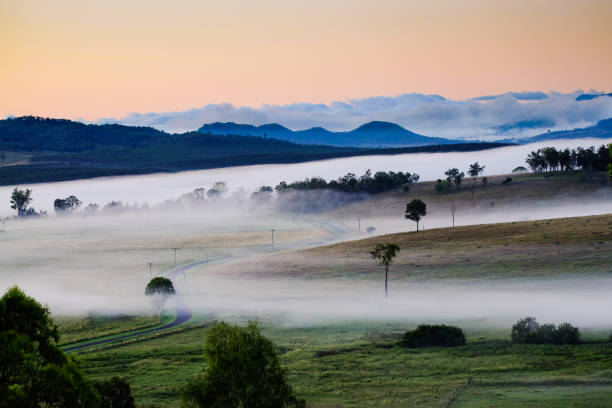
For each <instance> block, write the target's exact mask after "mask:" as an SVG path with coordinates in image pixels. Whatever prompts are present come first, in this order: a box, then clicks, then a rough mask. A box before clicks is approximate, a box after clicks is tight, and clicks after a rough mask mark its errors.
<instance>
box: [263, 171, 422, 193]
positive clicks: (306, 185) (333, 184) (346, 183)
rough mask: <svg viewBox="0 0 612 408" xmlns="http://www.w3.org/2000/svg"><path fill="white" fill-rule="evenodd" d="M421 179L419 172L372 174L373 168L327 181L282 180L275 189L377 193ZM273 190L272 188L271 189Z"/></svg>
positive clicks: (314, 178) (407, 185) (279, 191)
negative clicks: (358, 175) (287, 181)
mask: <svg viewBox="0 0 612 408" xmlns="http://www.w3.org/2000/svg"><path fill="white" fill-rule="evenodd" d="M417 181H419V175H418V174H416V173H415V174H412V173H410V172H406V173H404V172H402V171H400V172H397V173H396V172H394V171H389V172H386V171H377V172H376V173H374V175H372V171H371V170H369V169H368V170H367V171H366V172H365V173H364V174H363V175H362V176H360V177H357V175H355V173H347V174H346V175H344V176H342V177H339V178H338V179H337V180H330V181H329V182H327V181H326V180H325V179H324V178H322V177H312V178H306V179H304V180H301V181H294V182H293V183H289V184H287V183H286V182H285V181H281V182H280V183H279V184H278V185H277V186H276V187H275V188H274V190H275V191H276V192H278V193H283V192H286V191H288V190H320V189H330V190H335V191H341V192H345V193H368V194H377V193H382V192H385V191H389V190H393V189H396V188H399V187H402V188H403V189H404V190H405V191H408V190H409V189H410V185H411V184H414V183H416V182H417ZM270 191H271V189H270Z"/></svg>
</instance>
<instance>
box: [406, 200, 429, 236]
mask: <svg viewBox="0 0 612 408" xmlns="http://www.w3.org/2000/svg"><path fill="white" fill-rule="evenodd" d="M426 215H427V205H426V204H425V203H424V202H423V201H422V200H419V199H418V198H415V199H414V200H412V201H410V202H409V203H408V204H406V212H405V214H404V217H406V219H408V220H412V221H414V222H416V224H417V232H419V221H421V218H422V217H424V216H426Z"/></svg>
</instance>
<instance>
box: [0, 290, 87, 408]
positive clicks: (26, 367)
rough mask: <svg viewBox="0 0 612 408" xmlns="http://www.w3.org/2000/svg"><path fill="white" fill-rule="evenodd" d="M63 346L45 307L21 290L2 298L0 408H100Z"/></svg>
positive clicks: (84, 378) (0, 304) (0, 309)
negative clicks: (61, 346)
mask: <svg viewBox="0 0 612 408" xmlns="http://www.w3.org/2000/svg"><path fill="white" fill-rule="evenodd" d="M58 341H59V333H58V331H57V327H56V326H55V325H54V324H53V320H52V319H51V317H50V316H49V310H48V309H47V308H46V307H43V306H41V305H40V303H38V302H37V301H36V300H34V299H33V298H31V297H28V296H26V295H25V294H24V293H23V292H22V291H21V290H20V289H19V288H17V287H13V288H11V289H9V290H8V291H7V292H6V293H5V294H4V296H2V298H0V407H2V408H5V407H6V408H8V407H24V408H38V407H41V406H44V407H57V408H60V407H62V408H73V407H74V408H89V407H97V406H98V404H99V396H98V393H97V392H96V391H95V389H94V388H93V386H92V384H91V383H90V382H89V381H88V380H87V378H86V377H85V376H84V375H83V373H82V372H81V370H80V369H79V367H78V366H77V364H76V362H75V361H74V360H73V359H72V358H70V357H66V356H65V355H64V353H62V351H61V350H60V349H59V348H58V347H57V342H58Z"/></svg>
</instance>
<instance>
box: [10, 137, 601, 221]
mask: <svg viewBox="0 0 612 408" xmlns="http://www.w3.org/2000/svg"><path fill="white" fill-rule="evenodd" d="M610 142H612V139H609V140H605V139H577V140H555V141H547V142H541V143H533V144H527V145H518V146H509V147H502V148H497V149H490V150H484V151H478V152H458V153H416V154H401V155H393V156H362V157H352V158H343V159H333V160H323V161H314V162H306V163H298V164H270V165H257V166H241V167H228V168H220V169H211V170H198V171H188V172H180V173H164V174H151V175H143V176H121V177H108V178H98V179H88V180H76V181H66V182H57V183H41V184H32V185H22V186H21V187H28V188H31V189H32V190H33V193H32V197H33V198H34V202H33V206H34V207H35V208H36V209H38V210H46V211H52V210H53V201H54V200H55V199H56V198H58V197H67V196H69V195H76V196H77V197H78V198H79V199H80V200H81V201H83V203H84V205H87V204H89V203H97V204H99V205H101V206H102V205H104V204H106V203H108V202H110V201H112V200H115V201H118V200H120V201H123V202H124V203H129V204H133V203H140V204H144V203H147V204H149V205H153V204H158V203H161V202H163V201H165V200H168V199H173V198H177V197H179V196H180V195H182V194H184V193H186V192H189V191H192V190H193V189H195V188H198V187H204V188H207V189H208V188H210V187H211V186H212V185H213V184H214V183H215V182H217V181H224V182H225V183H226V184H227V186H228V188H229V189H230V191H238V190H241V189H243V190H245V192H247V193H249V194H250V193H251V192H253V191H255V190H256V189H258V188H259V187H260V186H262V185H268V186H272V187H274V186H275V185H277V184H278V183H279V182H280V181H283V180H284V181H286V182H292V181H297V180H302V179H304V178H306V177H323V178H325V179H327V180H330V179H336V178H338V177H341V176H343V175H345V174H346V173H349V172H351V173H355V174H357V175H361V174H363V173H364V172H365V171H366V170H368V169H371V170H372V172H376V171H404V172H406V171H408V172H411V173H417V174H419V175H420V177H421V178H420V180H421V181H428V180H436V179H438V178H443V175H444V171H446V170H447V169H449V168H451V167H457V168H459V169H460V170H462V171H466V170H467V167H468V166H469V164H471V163H474V162H475V161H478V162H480V163H481V164H484V165H486V169H485V175H492V174H506V173H510V172H511V171H512V169H514V168H515V167H517V166H525V167H526V164H525V158H526V157H527V154H528V153H529V152H531V151H533V150H537V149H539V148H542V147H547V146H555V147H557V148H565V147H569V148H575V147H578V146H582V147H588V146H591V145H593V146H600V145H601V144H604V143H606V144H607V143H610ZM12 189H13V187H12V186H5V187H0V202H2V201H5V202H7V203H8V200H9V197H10V194H11V191H12ZM10 214H12V211H11V210H10V208H9V207H8V205H7V206H1V207H0V217H4V216H7V215H10Z"/></svg>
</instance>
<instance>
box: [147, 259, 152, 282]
mask: <svg viewBox="0 0 612 408" xmlns="http://www.w3.org/2000/svg"><path fill="white" fill-rule="evenodd" d="M147 265H149V276H150V277H151V278H152V277H153V270H152V269H151V267H152V266H153V264H152V263H151V262H149V263H148V264H147Z"/></svg>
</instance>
